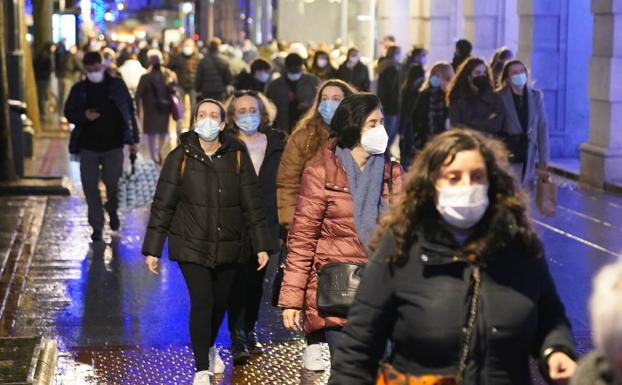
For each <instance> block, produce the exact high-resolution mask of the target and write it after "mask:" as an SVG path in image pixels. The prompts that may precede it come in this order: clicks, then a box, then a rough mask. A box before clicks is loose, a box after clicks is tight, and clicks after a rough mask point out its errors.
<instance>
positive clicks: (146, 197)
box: [117, 155, 160, 210]
mask: <svg viewBox="0 0 622 385" xmlns="http://www.w3.org/2000/svg"><path fill="white" fill-rule="evenodd" d="M130 161H131V165H130V167H129V169H126V170H124V172H123V175H122V176H121V178H120V179H119V188H118V195H117V197H118V199H119V209H121V210H132V209H135V208H137V207H140V206H144V205H146V204H149V203H151V201H152V200H153V196H154V194H155V191H156V185H157V184H158V178H159V176H160V173H159V172H158V168H157V166H156V164H155V163H154V162H153V161H151V160H146V159H143V158H142V157H140V156H138V157H137V156H136V155H131V156H130Z"/></svg>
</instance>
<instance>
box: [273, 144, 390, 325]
mask: <svg viewBox="0 0 622 385" xmlns="http://www.w3.org/2000/svg"><path fill="white" fill-rule="evenodd" d="M335 147H336V144H335V140H334V139H333V140H330V141H329V142H328V144H327V145H326V147H325V150H324V157H323V158H322V159H321V160H319V161H318V162H316V163H315V164H313V165H312V166H311V167H309V168H307V169H306V170H305V172H304V174H303V176H302V183H301V185H300V193H299V195H298V203H297V204H296V215H295V216H294V221H293V222H292V225H291V228H290V231H289V237H288V240H287V246H288V249H287V260H286V264H285V275H284V277H283V283H282V285H281V293H280V296H279V306H281V307H283V308H286V309H290V308H293V309H304V314H305V319H304V332H305V334H307V335H308V334H309V333H311V332H314V331H317V330H321V329H325V328H330V327H340V326H343V325H344V324H345V323H346V319H345V318H343V317H339V316H334V315H327V314H323V313H320V312H319V311H318V309H317V305H316V291H317V272H318V271H319V270H320V269H321V268H322V267H323V266H324V265H326V264H327V263H334V262H341V263H355V264H363V265H364V264H367V253H366V252H365V248H364V246H363V245H362V244H361V241H360V240H359V236H358V234H357V231H356V227H355V224H354V211H353V210H354V207H353V205H354V204H353V200H352V195H351V194H350V192H349V189H348V175H347V174H346V171H345V170H344V169H343V167H342V166H341V165H340V164H339V161H338V159H337V156H336V155H335ZM389 180H391V185H392V186H391V189H392V191H393V193H394V194H398V193H399V192H401V189H402V168H401V166H400V165H399V164H398V163H394V162H391V161H390V160H387V161H386V163H385V170H384V176H383V182H382V183H383V188H382V197H383V199H384V200H386V201H388V200H389V199H390V196H389V195H390V194H389Z"/></svg>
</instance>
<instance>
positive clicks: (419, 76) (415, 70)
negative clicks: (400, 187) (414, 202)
mask: <svg viewBox="0 0 622 385" xmlns="http://www.w3.org/2000/svg"><path fill="white" fill-rule="evenodd" d="M424 82H425V70H424V69H423V66H422V65H420V64H413V65H412V66H410V68H409V69H408V73H407V74H406V79H405V80H404V81H403V82H402V87H401V89H400V117H399V129H398V132H399V135H400V163H401V164H402V167H404V168H406V167H408V166H410V162H411V159H412V155H413V152H414V138H413V111H414V110H415V103H416V102H417V98H418V97H419V90H420V88H421V85H422V84H423V83H424Z"/></svg>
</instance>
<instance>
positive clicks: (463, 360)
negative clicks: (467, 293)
mask: <svg viewBox="0 0 622 385" xmlns="http://www.w3.org/2000/svg"><path fill="white" fill-rule="evenodd" d="M471 279H472V280H473V296H472V297H471V301H470V304H469V319H468V321H467V327H466V330H465V333H464V344H463V345H462V351H461V352H460V363H459V365H458V371H457V373H456V381H458V383H460V382H462V375H463V374H464V369H465V368H466V364H467V358H468V356H469V350H470V347H471V338H472V336H473V330H474V329H475V323H476V321H477V307H478V304H479V293H480V286H481V281H482V278H481V272H480V268H479V266H475V267H474V268H473V272H472V274H471Z"/></svg>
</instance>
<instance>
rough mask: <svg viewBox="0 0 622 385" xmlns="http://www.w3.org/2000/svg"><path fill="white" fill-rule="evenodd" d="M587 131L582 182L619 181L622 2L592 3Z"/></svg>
mask: <svg viewBox="0 0 622 385" xmlns="http://www.w3.org/2000/svg"><path fill="white" fill-rule="evenodd" d="M592 14H593V15H594V34H593V44H592V57H591V59H590V66H589V73H590V74H589V96H590V131H589V139H588V142H587V143H584V144H583V145H582V146H581V181H583V182H585V183H588V184H590V185H592V186H596V187H601V188H602V187H603V186H604V185H605V183H607V182H620V181H622V130H621V129H620V127H621V126H620V124H622V123H621V122H622V0H592Z"/></svg>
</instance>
